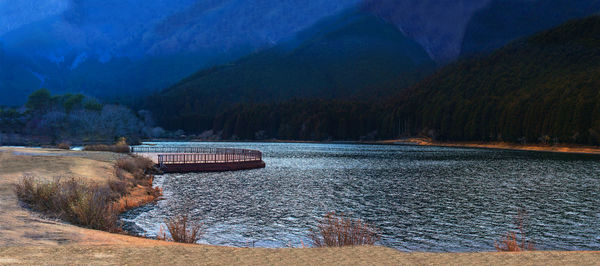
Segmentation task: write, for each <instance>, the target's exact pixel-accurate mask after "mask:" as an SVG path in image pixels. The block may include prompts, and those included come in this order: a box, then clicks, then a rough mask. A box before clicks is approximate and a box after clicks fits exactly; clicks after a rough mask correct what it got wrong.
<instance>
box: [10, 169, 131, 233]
mask: <svg viewBox="0 0 600 266" xmlns="http://www.w3.org/2000/svg"><path fill="white" fill-rule="evenodd" d="M15 192H16V194H17V197H18V198H19V199H20V200H21V201H22V202H24V203H26V204H28V205H29V206H30V207H31V208H33V209H35V210H38V211H42V212H44V213H46V214H49V215H51V216H54V217H57V218H61V219H64V220H66V221H68V222H71V223H73V224H78V225H82V226H85V227H88V228H92V229H99V230H105V231H110V232H115V231H120V228H119V227H118V225H117V212H116V211H115V209H114V208H113V207H112V203H111V202H112V201H113V200H114V197H113V195H112V193H111V190H110V189H108V188H103V187H99V186H98V185H91V186H90V185H88V184H86V183H85V182H83V181H81V180H77V179H74V178H71V179H68V180H66V181H63V180H62V179H60V178H56V179H54V180H53V181H50V182H43V181H40V180H36V179H35V178H33V177H32V176H24V177H23V178H22V179H21V180H20V182H19V183H18V184H17V185H16V187H15Z"/></svg>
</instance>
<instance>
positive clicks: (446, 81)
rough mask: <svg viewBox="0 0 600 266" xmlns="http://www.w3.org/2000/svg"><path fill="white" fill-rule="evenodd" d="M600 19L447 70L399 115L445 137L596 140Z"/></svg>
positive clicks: (419, 89) (599, 139) (599, 137)
mask: <svg viewBox="0 0 600 266" xmlns="http://www.w3.org/2000/svg"><path fill="white" fill-rule="evenodd" d="M599 77H600V17H598V16H594V17H590V18H587V19H582V20H577V21H571V22H568V23H566V24H563V25H562V26H560V27H558V28H555V29H552V30H550V31H546V32H543V33H540V34H536V35H534V36H533V37H530V38H528V39H526V40H522V41H518V42H515V43H512V44H510V45H508V46H506V47H504V48H502V49H500V50H498V51H496V52H494V53H493V54H492V55H490V56H486V57H483V58H479V59H473V60H469V61H464V62H460V63H457V64H454V65H452V66H449V67H446V68H444V69H443V70H441V71H439V72H438V73H437V74H435V75H433V76H432V77H430V78H428V79H426V80H425V81H423V82H421V83H420V84H419V85H418V86H416V87H415V88H414V89H413V91H412V94H411V95H410V96H409V97H408V98H406V99H405V100H403V101H402V102H403V103H402V104H401V106H400V107H398V109H397V112H398V113H399V115H400V116H401V118H402V120H406V121H410V124H411V125H412V126H411V128H412V132H413V133H415V132H418V131H419V132H420V131H422V130H427V131H429V130H431V134H432V135H434V136H435V137H436V138H438V139H444V140H506V141H531V142H533V141H541V142H546V141H559V142H575V143H586V144H598V143H600V94H599V92H600V91H599V88H600V78H599Z"/></svg>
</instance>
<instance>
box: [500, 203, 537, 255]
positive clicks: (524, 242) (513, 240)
mask: <svg viewBox="0 0 600 266" xmlns="http://www.w3.org/2000/svg"><path fill="white" fill-rule="evenodd" d="M523 217H524V213H523V212H522V211H519V214H518V215H517V216H516V218H515V225H516V227H517V230H518V233H517V232H516V231H508V232H507V233H506V235H505V236H504V237H501V238H500V240H498V241H494V247H495V248H496V250H497V251H502V252H520V251H533V250H535V247H534V244H533V242H532V241H531V240H528V239H527V236H526V234H525V228H524V221H523V220H524V218H523Z"/></svg>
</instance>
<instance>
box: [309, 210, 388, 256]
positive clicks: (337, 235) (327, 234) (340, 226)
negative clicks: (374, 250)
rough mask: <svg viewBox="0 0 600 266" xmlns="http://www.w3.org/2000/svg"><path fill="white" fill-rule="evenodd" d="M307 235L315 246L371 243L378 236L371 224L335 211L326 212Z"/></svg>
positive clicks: (377, 238)
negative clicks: (314, 228)
mask: <svg viewBox="0 0 600 266" xmlns="http://www.w3.org/2000/svg"><path fill="white" fill-rule="evenodd" d="M309 237H310V239H311V240H312V242H313V245H314V246H315V247H342V246H356V245H373V244H375V242H377V241H378V240H379V238H380V237H379V234H378V233H377V230H376V229H375V228H374V227H372V226H371V225H369V224H367V223H365V222H363V221H361V220H357V219H351V218H346V217H344V215H343V214H341V215H336V214H335V212H330V213H327V214H326V215H325V217H323V219H321V221H319V224H318V225H317V229H316V230H311V232H310V234H309Z"/></svg>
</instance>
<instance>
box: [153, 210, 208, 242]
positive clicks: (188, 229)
mask: <svg viewBox="0 0 600 266" xmlns="http://www.w3.org/2000/svg"><path fill="white" fill-rule="evenodd" d="M165 224H166V225H167V230H168V231H169V235H167V233H166V232H165V231H164V229H163V227H162V226H161V227H160V232H159V233H158V239H159V240H166V241H174V242H179V243H189V244H193V243H196V242H198V240H200V239H201V238H202V235H204V231H203V229H202V227H203V226H204V224H203V223H199V222H195V221H191V220H190V218H189V216H188V215H177V216H175V217H172V218H169V219H165Z"/></svg>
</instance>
